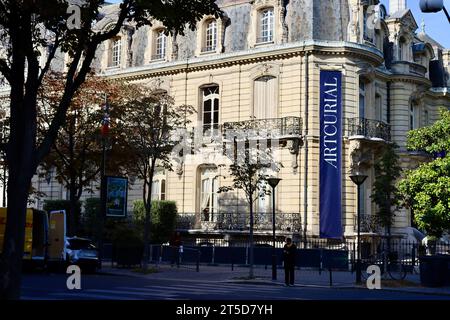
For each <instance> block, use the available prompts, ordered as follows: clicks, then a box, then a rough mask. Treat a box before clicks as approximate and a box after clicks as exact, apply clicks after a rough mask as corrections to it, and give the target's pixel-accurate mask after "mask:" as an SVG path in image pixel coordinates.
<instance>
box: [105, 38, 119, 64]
mask: <svg viewBox="0 0 450 320" xmlns="http://www.w3.org/2000/svg"><path fill="white" fill-rule="evenodd" d="M121 53H122V39H121V38H120V37H116V38H114V39H111V42H110V55H109V64H108V66H109V67H119V66H120V60H121V55H122V54H121Z"/></svg>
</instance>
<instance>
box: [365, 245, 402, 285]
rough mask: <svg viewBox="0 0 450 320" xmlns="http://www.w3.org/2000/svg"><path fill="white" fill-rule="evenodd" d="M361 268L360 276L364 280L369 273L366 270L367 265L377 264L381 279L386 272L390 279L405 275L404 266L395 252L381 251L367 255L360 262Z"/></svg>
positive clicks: (398, 278)
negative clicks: (367, 256) (367, 257)
mask: <svg viewBox="0 0 450 320" xmlns="http://www.w3.org/2000/svg"><path fill="white" fill-rule="evenodd" d="M361 265H362V270H361V276H362V278H363V279H364V280H367V278H368V277H369V275H370V274H368V273H367V272H366V270H367V267H369V266H370V265H377V266H379V267H380V271H381V276H382V277H383V279H386V278H385V275H386V274H388V275H389V277H390V278H391V279H392V280H403V279H405V277H406V268H405V266H404V265H403V263H401V261H399V259H398V256H397V253H395V252H391V253H388V252H386V251H382V252H381V253H379V254H376V255H371V256H369V259H367V260H366V261H364V262H362V263H361Z"/></svg>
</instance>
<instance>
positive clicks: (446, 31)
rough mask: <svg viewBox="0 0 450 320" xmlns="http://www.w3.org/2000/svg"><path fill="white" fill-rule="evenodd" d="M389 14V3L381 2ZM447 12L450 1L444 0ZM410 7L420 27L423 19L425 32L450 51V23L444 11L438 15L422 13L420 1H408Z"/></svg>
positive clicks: (385, 0)
mask: <svg viewBox="0 0 450 320" xmlns="http://www.w3.org/2000/svg"><path fill="white" fill-rule="evenodd" d="M381 2H382V3H383V4H384V5H385V6H386V9H387V10H388V12H389V1H388V0H381ZM444 4H445V7H446V8H447V11H448V10H450V0H444ZM408 7H409V8H410V9H411V11H412V12H413V14H414V17H415V18H416V22H417V24H418V25H419V30H418V31H420V24H421V23H422V19H424V21H425V32H426V33H427V34H428V35H430V36H431V37H432V38H433V39H434V40H436V41H437V42H439V43H440V44H442V45H443V46H444V47H446V48H449V49H450V23H449V22H448V20H447V17H446V16H445V13H444V12H443V11H441V12H437V13H422V11H420V8H419V0H408Z"/></svg>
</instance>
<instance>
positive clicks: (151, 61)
mask: <svg viewBox="0 0 450 320" xmlns="http://www.w3.org/2000/svg"><path fill="white" fill-rule="evenodd" d="M166 61H167V60H166V58H155V59H152V60H150V63H155V62H166Z"/></svg>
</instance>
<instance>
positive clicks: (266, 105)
mask: <svg viewBox="0 0 450 320" xmlns="http://www.w3.org/2000/svg"><path fill="white" fill-rule="evenodd" d="M276 85H277V78H275V77H272V76H264V77H260V78H258V79H256V80H255V83H254V90H253V117H254V118H255V119H271V118H276V117H277V109H278V103H277V88H276Z"/></svg>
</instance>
